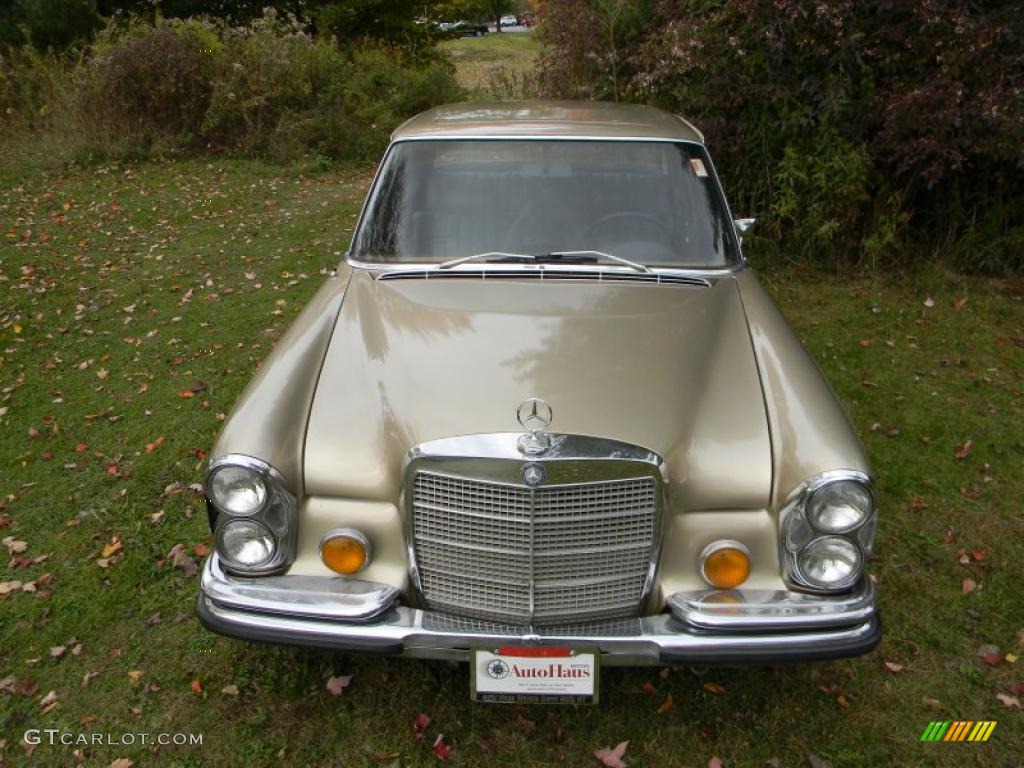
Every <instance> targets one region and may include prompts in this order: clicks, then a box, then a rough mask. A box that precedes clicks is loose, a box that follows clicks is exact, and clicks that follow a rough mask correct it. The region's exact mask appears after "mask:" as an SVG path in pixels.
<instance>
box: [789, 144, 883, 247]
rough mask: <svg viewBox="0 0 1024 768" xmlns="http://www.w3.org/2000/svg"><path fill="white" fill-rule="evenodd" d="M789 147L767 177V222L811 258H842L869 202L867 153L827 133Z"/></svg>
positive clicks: (854, 245) (853, 244)
mask: <svg viewBox="0 0 1024 768" xmlns="http://www.w3.org/2000/svg"><path fill="white" fill-rule="evenodd" d="M808 139H809V140H808V141H807V142H806V143H805V144H803V145H801V144H797V143H795V142H794V143H793V144H790V145H789V146H787V147H786V148H785V150H784V151H783V156H782V159H781V160H780V161H779V162H778V164H777V165H776V167H775V171H774V174H773V186H774V195H773V197H772V200H771V206H770V208H769V211H770V220H771V222H772V223H774V225H775V226H776V227H777V229H779V230H780V233H781V232H787V233H789V234H790V235H791V236H792V238H793V240H795V241H797V242H800V243H805V244H806V247H807V248H808V249H809V250H811V251H812V252H816V253H821V254H830V255H831V254H836V253H847V252H849V250H850V248H851V247H856V245H857V244H856V242H849V238H850V237H851V233H853V232H857V231H858V230H859V224H860V221H859V217H860V215H861V212H862V211H863V209H864V205H865V203H866V202H867V201H868V199H869V189H868V162H869V160H868V153H867V150H866V149H865V148H864V147H862V146H854V145H852V144H850V143H849V142H847V141H846V140H844V139H843V138H841V137H840V136H837V135H836V134H835V133H834V132H833V131H828V130H823V131H818V132H815V133H813V134H811V135H810V136H809V137H808Z"/></svg>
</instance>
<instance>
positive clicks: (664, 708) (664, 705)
mask: <svg viewBox="0 0 1024 768" xmlns="http://www.w3.org/2000/svg"><path fill="white" fill-rule="evenodd" d="M670 709H672V694H671V693H670V694H669V695H668V696H666V697H665V700H664V701H663V702H661V706H660V707H658V714H659V715H664V714H665V713H666V712H668V711H669V710H670Z"/></svg>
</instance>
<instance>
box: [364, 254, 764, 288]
mask: <svg viewBox="0 0 1024 768" xmlns="http://www.w3.org/2000/svg"><path fill="white" fill-rule="evenodd" d="M348 264H349V266H351V267H352V268H353V269H361V270H364V271H366V272H370V273H371V274H372V277H373V279H374V280H388V279H398V278H403V277H404V278H414V277H422V278H423V279H425V280H429V279H431V278H432V276H434V275H436V276H437V278H445V277H453V276H457V275H460V274H461V275H471V274H479V275H480V277H481V279H486V278H487V274H488V273H494V275H495V277H505V278H508V277H510V276H511V275H513V274H515V273H520V274H521V275H522V276H523V277H531V278H540V279H544V273H545V272H548V273H552V274H558V275H560V276H564V275H565V274H568V273H577V274H578V275H579V278H580V280H587V279H590V280H593V281H594V282H616V283H628V282H635V283H653V284H655V285H663V284H668V283H670V282H671V281H672V280H686V281H690V282H692V283H693V284H694V285H702V286H704V287H707V288H710V287H711V286H712V285H714V283H715V281H716V280H718V279H720V278H726V277H732V276H734V275H736V274H737V273H739V272H742V271H743V270H745V269H747V264H746V262H744V263H742V264H734V265H732V266H730V267H721V268H717V267H716V268H713V269H711V268H709V269H675V268H670V267H656V266H653V265H651V271H650V272H637V271H636V270H634V269H631V268H629V267H620V266H618V265H611V264H531V263H525V264H487V263H483V264H480V263H468V264H459V265H456V266H453V267H449V268H447V269H440V267H439V264H438V262H428V263H424V264H415V265H414V264H409V263H403V264H377V263H373V262H363V261H357V260H354V259H350V260H349V261H348ZM661 278H665V280H664V281H662V280H661ZM561 279H562V280H565V279H566V278H565V277H561Z"/></svg>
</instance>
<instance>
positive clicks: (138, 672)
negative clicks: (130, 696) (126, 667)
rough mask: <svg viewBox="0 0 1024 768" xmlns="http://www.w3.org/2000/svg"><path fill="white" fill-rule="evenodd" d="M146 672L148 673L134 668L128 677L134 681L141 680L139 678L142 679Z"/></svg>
mask: <svg viewBox="0 0 1024 768" xmlns="http://www.w3.org/2000/svg"><path fill="white" fill-rule="evenodd" d="M144 674H146V673H145V672H143V671H142V670H141V669H133V670H131V671H130V672H129V673H128V677H129V678H130V679H131V681H132V682H133V683H137V682H139V680H141V679H142V676H143V675H144Z"/></svg>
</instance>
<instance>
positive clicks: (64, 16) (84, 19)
mask: <svg viewBox="0 0 1024 768" xmlns="http://www.w3.org/2000/svg"><path fill="white" fill-rule="evenodd" d="M102 23H103V20H102V19H101V18H100V16H99V14H98V13H97V9H96V0H14V2H12V3H11V4H10V5H9V6H8V8H7V9H5V10H0V43H3V42H6V43H8V44H9V45H17V44H20V43H23V42H30V43H31V44H32V45H34V46H36V47H37V48H39V49H42V50H46V49H48V48H53V49H56V50H63V49H65V48H67V47H68V46H70V45H71V44H72V43H75V42H78V41H80V40H83V39H85V38H88V37H89V35H91V34H92V33H93V31H95V30H96V29H97V28H98V27H100V25H101V24H102Z"/></svg>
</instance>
